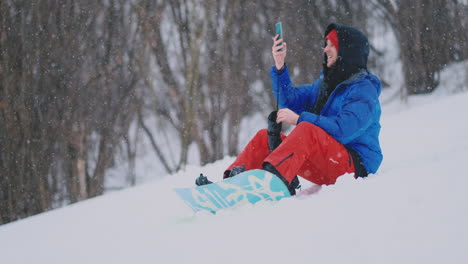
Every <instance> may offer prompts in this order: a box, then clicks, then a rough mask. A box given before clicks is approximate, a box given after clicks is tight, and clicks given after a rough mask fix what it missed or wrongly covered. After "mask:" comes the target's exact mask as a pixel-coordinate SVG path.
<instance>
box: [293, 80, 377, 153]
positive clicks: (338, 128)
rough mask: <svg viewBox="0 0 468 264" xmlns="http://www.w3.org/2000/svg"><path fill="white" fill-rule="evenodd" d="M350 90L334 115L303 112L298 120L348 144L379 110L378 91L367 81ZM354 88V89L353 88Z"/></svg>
mask: <svg viewBox="0 0 468 264" xmlns="http://www.w3.org/2000/svg"><path fill="white" fill-rule="evenodd" d="M353 85H357V87H349V88H351V91H350V92H349V94H348V95H346V98H345V100H344V102H343V106H342V107H341V110H340V112H339V113H337V114H336V115H334V116H321V115H316V114H313V113H309V112H303V113H302V114H301V115H300V116H299V120H298V122H297V123H298V124H299V123H300V122H309V123H312V124H314V125H316V126H318V127H320V128H322V129H323V130H325V131H326V132H327V133H328V134H330V135H331V136H332V137H333V138H335V139H336V140H337V141H339V142H340V143H342V144H348V143H349V142H351V141H353V140H354V139H356V138H358V137H359V136H361V135H362V134H363V133H364V132H365V131H366V130H367V128H368V127H369V126H370V125H371V124H372V122H373V118H374V117H375V116H378V115H376V112H377V111H380V105H379V103H378V93H377V91H376V89H375V87H373V86H372V85H371V84H370V83H369V82H361V83H359V84H353ZM353 88H354V89H353Z"/></svg>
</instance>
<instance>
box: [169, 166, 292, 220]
mask: <svg viewBox="0 0 468 264" xmlns="http://www.w3.org/2000/svg"><path fill="white" fill-rule="evenodd" d="M174 191H175V192H176V193H177V194H178V195H179V196H180V198H182V200H184V202H185V203H186V204H187V205H188V206H190V208H192V210H193V211H194V212H198V211H208V212H210V213H213V214H215V213H216V212H217V211H219V210H222V209H226V208H233V207H238V206H241V205H244V204H247V203H250V204H255V203H257V202H260V201H264V200H266V201H279V200H281V199H283V198H286V197H290V196H291V194H290V193H289V190H288V188H287V187H286V185H285V184H284V183H283V182H282V181H281V180H280V179H279V178H278V177H276V176H275V175H274V174H272V173H270V172H267V171H264V170H250V171H245V172H242V173H240V174H238V175H236V176H234V177H232V178H228V179H225V180H223V181H219V182H215V183H211V184H207V185H202V186H196V187H192V188H176V189H174Z"/></svg>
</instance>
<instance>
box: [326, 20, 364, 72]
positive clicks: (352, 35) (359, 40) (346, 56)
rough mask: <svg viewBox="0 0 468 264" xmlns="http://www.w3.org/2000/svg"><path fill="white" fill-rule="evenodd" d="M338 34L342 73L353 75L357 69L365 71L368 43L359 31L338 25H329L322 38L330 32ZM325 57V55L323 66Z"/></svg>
mask: <svg viewBox="0 0 468 264" xmlns="http://www.w3.org/2000/svg"><path fill="white" fill-rule="evenodd" d="M333 29H335V30H336V33H337V34H338V56H339V57H341V59H339V60H341V63H342V65H341V66H342V67H343V69H342V70H344V71H346V72H348V73H355V72H357V71H358V70H359V69H367V57H369V41H368V40H367V37H366V36H365V35H364V33H362V32H361V31H360V30H358V29H356V28H353V27H348V26H344V25H339V24H330V25H328V27H327V29H326V30H325V35H324V38H325V37H326V36H327V35H328V33H330V31H332V30H333ZM326 63H327V56H326V55H325V65H326Z"/></svg>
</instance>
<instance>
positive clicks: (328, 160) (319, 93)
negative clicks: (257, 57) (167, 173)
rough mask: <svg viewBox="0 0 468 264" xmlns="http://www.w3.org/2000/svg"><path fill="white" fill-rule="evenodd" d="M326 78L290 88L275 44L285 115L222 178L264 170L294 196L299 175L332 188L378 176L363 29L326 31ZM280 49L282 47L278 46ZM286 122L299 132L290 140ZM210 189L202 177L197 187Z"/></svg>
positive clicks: (376, 109) (374, 92)
mask: <svg viewBox="0 0 468 264" xmlns="http://www.w3.org/2000/svg"><path fill="white" fill-rule="evenodd" d="M324 37H325V47H324V49H323V52H324V61H323V71H322V72H321V73H320V77H319V78H318V79H317V80H316V81H315V82H314V83H312V84H306V85H301V86H296V87H295V86H293V84H292V82H291V80H290V76H289V72H288V67H287V65H286V64H285V58H286V54H287V44H286V43H285V42H283V40H282V39H278V35H277V36H276V37H275V38H274V39H273V47H272V54H273V58H274V61H275V66H273V67H272V68H271V71H270V77H271V81H272V87H273V94H274V96H275V97H276V100H277V101H278V104H279V107H280V110H279V111H274V112H272V113H271V114H270V116H269V121H268V122H269V123H268V129H262V130H260V131H258V132H257V134H256V135H255V136H254V137H253V138H252V139H251V140H250V142H249V143H248V144H247V146H246V147H245V148H244V150H243V151H242V152H241V153H240V154H239V156H238V157H237V159H236V160H235V161H234V162H233V163H232V164H231V165H230V166H229V167H228V168H227V169H226V171H225V172H224V178H228V177H233V176H235V175H237V174H239V173H240V172H243V171H245V170H252V169H264V170H266V171H269V172H271V173H273V174H275V175H276V176H278V178H280V179H281V180H282V181H283V182H284V183H285V184H286V185H287V186H288V189H289V191H290V192H291V194H292V195H294V194H295V189H296V188H297V186H298V185H299V181H298V180H297V176H296V175H300V176H301V177H303V178H304V179H306V180H309V181H311V182H313V183H315V184H318V185H330V184H334V183H335V182H336V180H337V178H338V177H340V176H342V175H344V174H346V173H350V174H354V177H355V178H357V177H366V176H367V175H368V174H369V173H375V172H376V171H377V169H378V168H379V166H380V164H381V162H382V159H383V156H382V152H381V148H380V143H379V132H380V114H381V110H380V103H379V95H380V92H381V83H380V80H379V79H378V78H377V77H376V76H375V75H373V74H372V73H370V72H369V71H368V70H367V58H368V55H369V42H368V40H367V37H366V36H365V35H364V34H363V33H362V32H361V31H360V30H358V29H356V28H352V27H348V26H344V25H339V24H330V25H329V26H328V27H327V28H326V30H325V34H324ZM280 43H282V44H280ZM281 122H286V123H288V124H291V125H294V126H295V127H294V129H293V130H292V131H291V133H290V134H289V135H288V136H285V135H283V134H281V133H280V131H281ZM207 183H210V182H209V181H208V179H207V178H206V177H204V176H203V175H201V176H200V177H199V178H197V180H196V184H197V185H203V184H207Z"/></svg>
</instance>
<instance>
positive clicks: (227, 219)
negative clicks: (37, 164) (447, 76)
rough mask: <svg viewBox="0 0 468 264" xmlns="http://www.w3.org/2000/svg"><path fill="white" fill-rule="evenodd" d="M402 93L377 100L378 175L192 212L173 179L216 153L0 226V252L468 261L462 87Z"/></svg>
mask: <svg viewBox="0 0 468 264" xmlns="http://www.w3.org/2000/svg"><path fill="white" fill-rule="evenodd" d="M411 100H413V101H412V102H410V104H408V105H409V106H408V107H406V109H404V110H400V111H389V112H386V108H384V111H383V117H382V134H381V141H382V148H383V152H384V163H383V165H382V167H381V169H380V171H379V173H378V174H377V175H371V176H370V177H368V178H366V179H359V180H354V179H353V178H352V177H351V176H350V175H346V176H343V177H341V178H340V180H339V181H338V183H337V184H336V185H334V186H327V187H322V189H321V190H320V191H319V192H318V193H316V194H313V195H306V196H302V197H295V198H291V199H285V200H282V201H280V202H278V203H274V204H273V203H262V204H258V205H255V206H247V207H242V208H238V209H233V210H227V211H223V212H221V213H219V214H218V215H215V216H214V215H209V214H203V213H201V214H197V215H194V214H193V213H192V212H191V210H190V209H189V208H188V207H187V206H186V205H185V204H183V203H182V202H181V201H180V200H179V199H178V198H177V197H176V196H175V194H174V193H173V192H172V188H174V187H182V186H191V185H193V181H194V178H195V177H196V175H197V174H198V173H199V172H204V173H205V174H206V175H208V176H209V177H210V178H212V179H215V180H216V177H218V179H219V178H220V177H221V172H222V171H223V169H224V168H225V167H226V166H227V165H228V164H229V163H230V162H232V158H226V159H225V160H223V161H219V162H217V163H214V164H210V165H208V166H205V167H203V168H199V167H191V168H188V169H187V170H186V171H185V172H180V173H179V174H177V175H172V176H168V177H165V178H164V179H163V180H160V181H156V182H151V183H148V184H144V185H141V186H139V187H136V188H132V189H129V190H124V191H118V192H113V193H109V194H107V195H104V196H102V197H98V198H95V199H91V200H88V201H85V202H81V203H78V204H74V205H71V206H68V207H65V208H63V209H59V210H55V211H51V212H48V213H44V214H41V215H38V216H34V217H30V218H27V219H24V220H21V221H17V222H14V223H11V224H7V225H3V226H0V262H1V263H8V264H13V263H28V264H29V263H47V264H52V263H61V264H62V263H70V264H72V263H77V264H78V263H79V264H83V263H113V264H117V263H140V264H141V263H203V264H205V263H216V264H220V263H222V264H227V263H425V264H429V263H468V224H467V223H468V191H467V189H468V168H467V166H466V164H467V162H468V139H467V136H466V135H467V131H468V122H467V120H468V118H467V116H466V115H467V113H468V104H467V102H468V93H464V94H457V95H454V96H427V97H419V98H416V99H411ZM400 109H401V107H400ZM302 183H303V186H304V188H303V191H304V192H306V191H307V189H308V188H314V187H315V186H313V185H310V184H307V183H305V182H304V181H303V182H302Z"/></svg>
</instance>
